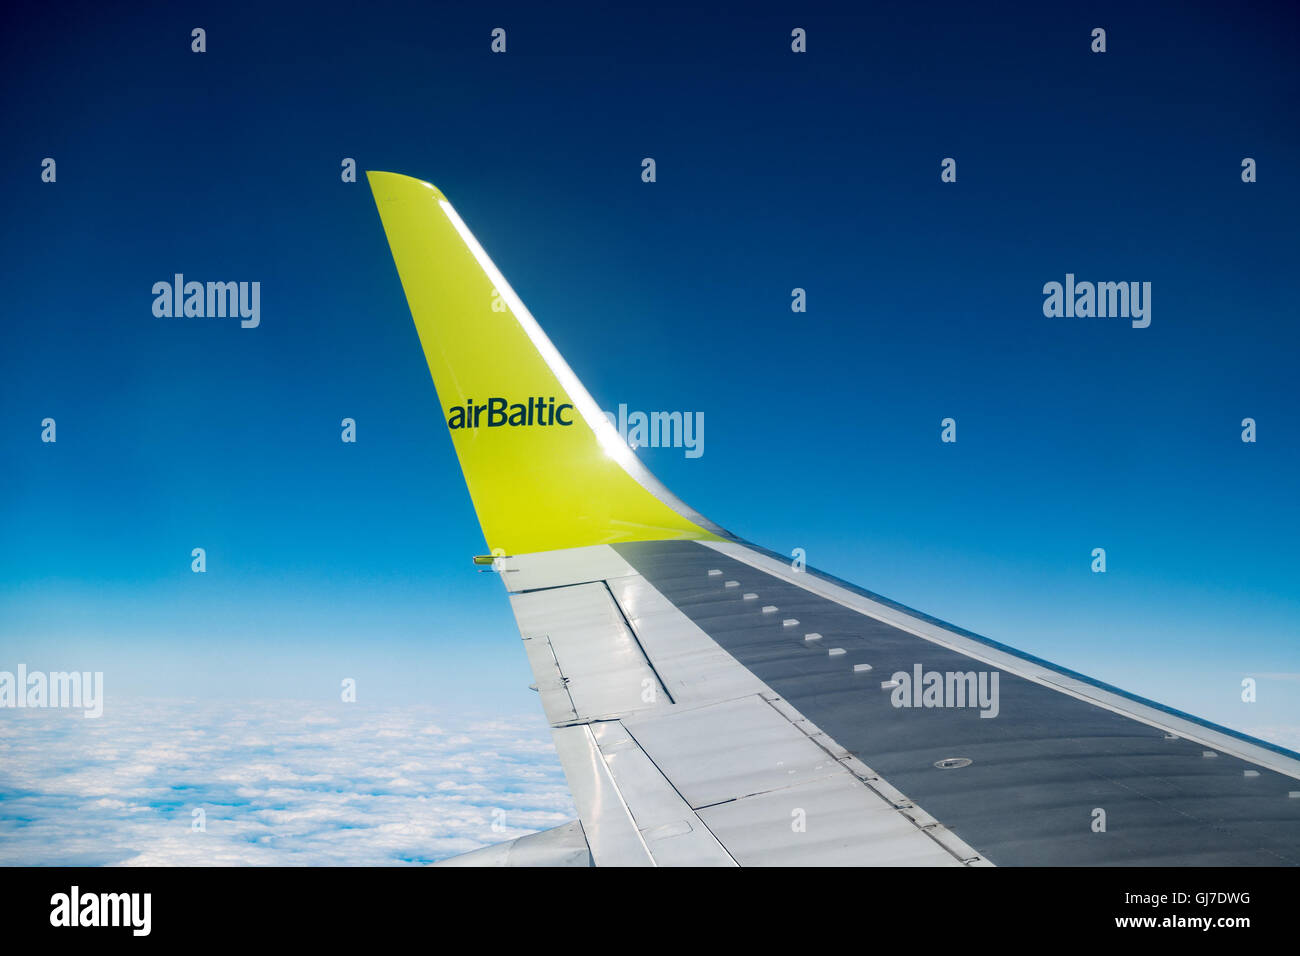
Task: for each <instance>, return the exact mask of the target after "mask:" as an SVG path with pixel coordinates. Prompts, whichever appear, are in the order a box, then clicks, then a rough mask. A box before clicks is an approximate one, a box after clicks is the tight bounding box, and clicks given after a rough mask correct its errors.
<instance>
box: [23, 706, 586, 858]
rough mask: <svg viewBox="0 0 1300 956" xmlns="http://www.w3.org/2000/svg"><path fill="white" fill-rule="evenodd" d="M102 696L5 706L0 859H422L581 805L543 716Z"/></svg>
mask: <svg viewBox="0 0 1300 956" xmlns="http://www.w3.org/2000/svg"><path fill="white" fill-rule="evenodd" d="M111 703H112V704H113V706H112V707H111V708H106V709H105V713H104V716H103V717H102V718H100V719H98V720H87V719H85V718H84V717H82V715H81V713H80V712H79V711H76V712H73V711H60V710H11V709H5V710H3V711H0V864H6V865H14V864H56V865H95V864H108V865H113V864H125V865H132V864H135V865H145V864H163V865H168V864H182V865H205V864H214V865H231V864H259V865H295V864H324V865H349V864H367V865H389V864H400V863H424V862H431V861H433V860H437V859H442V858H444V857H447V856H452V855H454V854H456V853H463V852H466V851H468V850H473V849H476V848H478V847H480V846H486V845H488V844H490V843H499V842H501V841H503V840H509V839H513V838H514V837H517V836H522V835H524V834H525V833H530V832H533V831H536V830H541V829H546V828H548V827H552V826H556V825H558V824H560V823H563V822H565V821H567V820H571V819H573V818H574V817H575V816H576V813H575V811H574V809H573V803H572V800H571V798H570V796H569V792H568V788H567V787H566V785H565V782H564V776H563V773H562V771H561V769H560V766H559V761H558V759H557V758H556V756H555V751H554V749H553V748H552V746H551V740H550V731H549V729H548V728H547V727H546V725H545V723H544V721H543V720H542V719H541V718H540V716H531V715H530V716H523V717H519V718H517V719H500V718H494V719H490V720H482V719H479V720H470V719H460V718H457V717H456V716H454V715H448V714H447V713H445V712H437V711H435V710H434V709H433V708H427V707H406V708H391V709H383V710H380V709H373V708H371V709H367V708H366V707H364V706H363V705H362V704H342V703H337V704H333V705H331V704H327V703H326V704H322V703H306V702H289V701H258V702H248V701H232V702H220V703H216V702H209V701H204V702H196V701H157V700H152V701H145V700H140V701H121V700H118V701H114V702H111ZM200 807H201V808H203V810H204V811H205V813H206V815H207V821H206V823H207V831H206V832H192V831H191V820H192V817H191V813H192V811H193V810H194V809H195V808H200ZM497 810H503V811H505V818H504V828H503V829H501V830H500V831H499V832H496V831H493V829H492V825H493V822H494V820H495V819H497V817H496V815H494V811H497Z"/></svg>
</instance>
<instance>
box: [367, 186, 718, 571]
mask: <svg viewBox="0 0 1300 956" xmlns="http://www.w3.org/2000/svg"><path fill="white" fill-rule="evenodd" d="M366 175H367V177H368V178H369V180H370V188H371V191H372V192H373V193H374V197H375V203H376V205H377V206H378V207H379V216H380V218H381V219H382V220H383V224H384V231H385V232H386V233H387V235H388V244H389V247H390V248H391V249H392V252H393V259H394V261H395V262H396V263H397V272H398V274H399V275H400V276H401V280H402V288H403V289H404V290H405V292H406V301H407V304H408V305H409V306H410V308H411V316H412V317H413V318H414V319H415V327H416V330H417V331H418V332H419V335H420V343H421V345H422V346H423V348H424V355H425V358H426V359H427V360H428V363H429V372H430V374H431V375H432V376H433V383H434V385H435V386H436V388H437V391H438V399H439V402H440V404H441V406H442V414H443V422H444V423H446V422H447V421H448V419H449V418H450V417H451V416H452V412H453V410H454V408H455V407H456V406H461V407H462V408H463V407H464V406H465V405H466V403H467V402H470V401H471V400H472V401H473V403H474V404H476V405H481V404H485V403H486V402H487V401H488V399H489V398H492V397H499V398H504V399H505V400H506V401H507V402H509V403H511V404H516V403H526V402H528V401H529V399H531V398H537V397H541V398H545V399H550V398H554V399H555V401H556V404H557V405H559V404H574V403H573V401H572V398H571V397H570V396H569V395H568V394H567V392H566V391H565V389H564V387H563V386H562V385H561V383H560V381H559V379H558V378H557V377H556V374H555V373H554V372H553V371H552V370H551V368H550V366H549V365H548V364H547V363H546V361H545V360H544V359H543V357H542V354H541V353H540V352H539V351H538V349H537V347H536V346H535V345H534V343H533V340H532V339H531V338H530V337H529V335H528V333H527V331H526V330H525V329H524V327H523V326H522V325H521V324H520V322H519V320H518V319H516V317H515V316H514V314H513V313H512V312H511V311H510V308H509V306H508V305H506V303H505V301H504V299H502V297H500V296H499V295H496V294H495V293H496V290H495V289H494V287H493V282H492V279H491V277H490V276H489V274H488V273H487V272H486V271H485V270H484V268H483V267H482V266H481V265H480V264H479V262H478V260H477V259H476V258H475V256H474V253H473V252H472V251H471V250H470V248H469V246H467V245H466V243H465V241H464V240H463V239H462V238H461V235H460V233H459V232H458V231H457V229H456V227H455V225H454V224H453V222H452V220H451V218H450V217H449V215H448V213H447V211H446V210H445V209H444V207H443V203H445V202H446V199H445V197H444V196H443V195H442V193H441V192H439V191H438V189H437V188H435V187H434V186H432V185H431V184H429V183H426V182H422V181H421V180H418V179H412V178H411V177H409V176H401V175H398V174H395V173H382V172H370V173H367V174H366ZM494 302H495V303H496V308H494V307H493V306H494ZM566 417H571V418H572V421H573V424H572V425H569V426H562V425H558V424H553V425H537V424H533V425H518V426H500V427H494V428H488V427H486V425H482V424H481V425H480V427H477V428H475V427H464V428H456V429H451V430H450V434H451V437H452V443H453V444H454V445H455V448H456V455H457V457H458V458H459V459H460V466H461V470H462V471H463V472H464V474H465V483H466V484H467V485H468V486H469V493H470V496H471V498H473V500H474V509H475V511H476V512H477V513H478V519H479V524H480V525H481V526H482V528H483V536H484V538H486V540H487V544H488V548H489V549H490V550H492V551H494V552H496V551H498V550H499V551H500V552H502V553H505V554H525V553H528V552H533V551H550V550H555V549H559V548H574V547H582V546H585V545H593V544H612V543H615V542H619V541H651V540H663V539H683V538H696V539H714V538H716V537H717V536H716V535H714V534H712V533H711V532H709V531H707V530H705V529H704V528H702V527H700V526H699V525H697V524H695V523H694V522H692V521H690V520H688V519H687V518H686V517H684V516H683V515H681V514H679V513H678V512H677V511H675V510H673V509H672V508H670V507H669V506H668V505H666V504H665V503H664V502H662V501H660V500H659V499H658V498H657V497H655V496H654V495H653V494H651V493H650V492H649V491H648V490H646V489H645V488H644V487H642V486H641V484H640V483H638V482H637V481H636V480H635V479H634V478H633V477H632V476H631V475H630V474H628V473H627V471H625V470H624V469H623V466H622V465H621V464H620V463H619V462H618V461H616V460H615V459H613V458H611V457H610V456H609V455H608V454H607V453H606V451H605V450H604V448H603V447H602V446H601V444H600V442H599V441H598V440H597V437H596V433H595V432H594V431H593V430H592V429H591V428H590V427H589V426H588V424H587V423H586V421H584V419H583V417H582V415H581V414H580V413H579V412H578V411H577V409H576V408H575V409H574V410H573V412H572V413H571V414H569V413H566Z"/></svg>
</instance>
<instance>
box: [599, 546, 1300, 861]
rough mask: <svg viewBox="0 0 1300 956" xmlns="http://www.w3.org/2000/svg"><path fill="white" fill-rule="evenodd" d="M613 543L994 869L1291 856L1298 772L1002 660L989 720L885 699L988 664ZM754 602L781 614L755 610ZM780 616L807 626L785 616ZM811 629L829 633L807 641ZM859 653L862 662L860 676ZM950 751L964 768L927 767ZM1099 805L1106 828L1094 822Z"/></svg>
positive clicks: (691, 557)
mask: <svg viewBox="0 0 1300 956" xmlns="http://www.w3.org/2000/svg"><path fill="white" fill-rule="evenodd" d="M614 547H615V550H617V551H618V552H619V554H620V555H622V556H623V557H624V558H625V559H626V560H627V561H628V563H629V564H631V565H632V566H633V567H634V568H635V569H636V570H637V571H638V572H639V574H640V575H641V576H642V577H644V578H645V579H646V581H648V582H649V583H650V584H651V585H653V587H654V588H655V589H656V590H657V591H658V592H660V593H662V595H663V596H664V597H665V598H666V599H668V600H669V601H670V602H671V603H672V604H673V605H675V607H676V608H677V609H680V611H682V612H683V613H684V614H685V615H686V616H687V617H689V618H690V620H691V621H693V622H694V623H695V624H696V625H697V626H698V627H699V628H700V629H701V630H703V631H704V632H705V633H707V634H708V635H709V636H710V637H711V638H712V639H713V640H714V641H716V642H717V644H719V645H720V646H721V647H722V648H724V649H725V650H726V651H727V652H728V653H729V654H730V655H732V656H733V657H734V658H735V659H736V660H737V661H738V662H740V663H741V664H743V665H744V667H745V668H747V669H748V670H749V671H751V672H752V673H753V674H754V675H755V676H756V677H757V678H759V679H761V681H762V682H763V683H765V684H766V685H767V686H769V687H771V688H772V689H773V690H774V691H775V692H776V693H777V694H779V695H780V696H781V697H782V698H784V699H785V701H786V702H787V703H788V704H789V705H790V706H791V707H793V708H794V709H795V710H796V711H797V712H799V713H800V714H802V715H803V716H805V717H806V718H807V719H808V720H810V721H812V722H813V723H814V724H816V725H817V726H818V727H819V728H820V729H821V730H822V731H823V732H824V733H825V734H827V735H828V736H829V737H830V738H831V739H832V740H833V741H834V742H836V743H837V744H839V745H840V746H842V747H843V748H845V749H846V750H847V751H848V752H849V753H850V754H851V755H853V756H854V757H856V758H859V759H860V760H861V761H862V762H863V763H864V764H866V765H869V766H870V767H871V768H872V770H873V771H874V772H875V773H877V774H879V775H880V776H882V777H883V778H885V779H886V780H887V781H888V783H889V784H890V785H892V786H893V787H894V788H897V790H899V791H901V792H902V793H903V794H906V797H907V798H910V800H912V801H915V802H916V803H918V804H920V805H921V806H923V807H924V809H925V811H926V812H927V813H928V814H930V815H931V816H933V817H934V818H935V819H937V820H938V821H941V822H942V823H943V824H944V825H946V827H947V828H948V829H949V830H951V831H952V832H953V834H955V836H957V837H959V838H961V839H962V840H964V841H965V843H967V844H969V845H970V846H972V847H974V848H975V849H976V850H978V851H979V852H980V853H982V854H984V855H985V856H986V857H988V858H989V859H990V860H992V862H994V863H996V864H999V865H1008V864H1009V865H1024V864H1029V865H1034V864H1040V865H1045V864H1058V865H1059V864H1062V863H1066V864H1074V865H1088V864H1148V865H1167V864H1187V865H1193V864H1202V865H1216V864H1233V865H1249V864H1262V865H1288V864H1297V863H1300V800H1297V799H1291V798H1289V793H1290V792H1291V791H1293V790H1296V789H1298V788H1297V785H1296V781H1295V780H1294V779H1293V778H1292V777H1290V776H1287V775H1286V774H1284V773H1279V772H1277V770H1275V769H1272V768H1270V767H1267V766H1265V765H1264V764H1263V763H1257V762H1254V761H1247V760H1244V759H1242V758H1241V757H1238V756H1235V755H1233V754H1232V753H1228V752H1223V753H1219V755H1218V756H1216V757H1212V758H1207V757H1205V756H1204V753H1205V751H1206V747H1205V746H1204V745H1203V744H1201V743H1199V742H1197V741H1195V740H1188V739H1184V738H1182V737H1181V736H1177V735H1172V736H1174V739H1168V738H1169V737H1170V736H1171V735H1169V734H1166V733H1163V732H1161V731H1160V730H1158V729H1157V728H1156V727H1153V726H1151V725H1150V724H1149V723H1144V722H1142V721H1140V720H1138V719H1134V718H1133V717H1132V716H1128V715H1126V714H1125V713H1122V712H1120V711H1119V710H1117V709H1115V708H1114V707H1113V706H1109V705H1108V706H1103V705H1102V704H1100V703H1098V702H1095V701H1089V700H1085V699H1081V698H1080V697H1078V696H1073V695H1072V694H1070V693H1067V692H1066V690H1065V689H1063V688H1058V687H1056V686H1052V685H1050V684H1047V683H1043V682H1040V681H1036V680H1033V679H1029V678H1026V677H1021V676H1019V675H1017V674H1015V673H1012V672H1010V671H1001V672H1000V710H999V713H998V716H997V717H995V718H992V719H986V718H981V717H980V716H979V712H978V710H976V709H972V708H953V707H938V708H933V709H929V708H896V707H894V706H893V705H892V704H891V702H890V692H889V690H887V689H882V688H881V686H880V685H881V683H882V682H883V681H886V680H888V679H889V676H890V675H891V674H893V673H894V672H896V671H905V672H911V671H912V669H913V666H914V665H915V664H917V663H919V664H921V665H923V667H924V669H925V670H936V671H940V672H947V671H955V672H969V671H981V670H984V671H987V670H988V669H989V665H988V662H987V661H986V660H979V659H976V658H974V657H972V656H971V654H968V653H962V652H959V651H957V650H955V649H953V647H950V646H943V645H942V644H939V643H936V642H935V641H934V640H929V639H926V638H925V637H922V636H919V635H918V634H917V633H910V632H909V631H907V630H904V629H902V628H901V627H900V626H897V625H895V624H891V623H886V622H884V621H881V620H878V619H876V618H873V617H870V616H867V615H866V614H864V613H862V612H861V611H858V610H854V609H853V608H850V607H847V606H845V605H844V604H842V603H839V602H837V601H834V600H831V599H829V598H828V597H825V596H823V595H820V594H816V593H812V592H811V591H809V590H807V589H806V588H804V587H801V586H799V585H797V584H795V583H793V582H791V581H788V580H783V579H782V578H781V577H779V576H777V575H775V574H771V573H768V572H766V571H764V570H760V569H759V568H756V567H754V566H752V565H750V564H747V563H745V562H742V561H739V560H736V559H735V558H733V557H730V556H728V555H726V554H723V553H720V552H719V551H718V550H717V549H714V548H709V547H705V546H702V545H700V544H697V543H693V542H645V543H637V544H621V545H616V546H614ZM711 570H720V571H722V572H723V573H722V574H721V575H711V574H709V571H711ZM726 580H734V581H736V582H738V584H739V586H738V587H733V588H727V587H725V584H724V582H725V581H726ZM743 593H754V594H757V595H759V597H758V599H757V600H753V601H745V600H744V599H743V597H742V594H743ZM764 605H769V606H775V607H777V608H779V613H768V614H764V613H763V612H762V606H764ZM786 618H795V619H798V620H799V621H800V625H799V626H798V627H797V628H788V627H783V626H782V621H783V619H786ZM792 632H793V633H792ZM811 632H816V633H820V634H822V635H823V639H822V640H820V641H812V642H808V641H805V640H804V634H805V633H811ZM827 647H836V648H842V649H843V650H844V652H845V653H844V654H843V655H839V656H831V655H829V654H828V653H827V650H826V648H827ZM972 653H974V652H972ZM859 664H870V665H871V667H872V670H871V671H869V672H866V673H865V675H864V673H863V672H860V671H856V670H855V668H856V665H859ZM1035 666H1038V665H1035ZM1225 739H1226V738H1225ZM949 758H965V759H968V760H970V761H971V763H970V764H969V765H965V766H960V767H956V768H954V769H941V768H940V767H937V766H936V763H939V762H942V761H945V760H947V759H949ZM1261 759H1264V758H1261ZM1278 759H1279V760H1285V759H1286V758H1285V757H1279V758H1278ZM1267 762H1268V761H1267V760H1265V763H1267ZM1274 765H1275V766H1276V765H1277V764H1276V763H1275V764H1274ZM1245 770H1257V771H1259V773H1258V776H1247V775H1246V774H1245V772H1244V771H1245ZM669 776H670V777H671V776H672V774H671V773H670V774H669ZM1098 809H1101V810H1104V812H1105V819H1106V829H1105V832H1094V829H1093V825H1092V823H1093V820H1094V819H1095V811H1096V810H1098ZM702 815H706V814H702ZM742 829H743V828H742ZM720 838H722V839H723V842H724V843H725V842H726V839H725V838H724V837H720ZM733 852H736V853H738V856H737V858H738V860H739V861H740V862H742V863H743V862H745V861H744V859H743V857H744V853H743V852H740V851H739V850H736V849H735V848H733Z"/></svg>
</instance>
